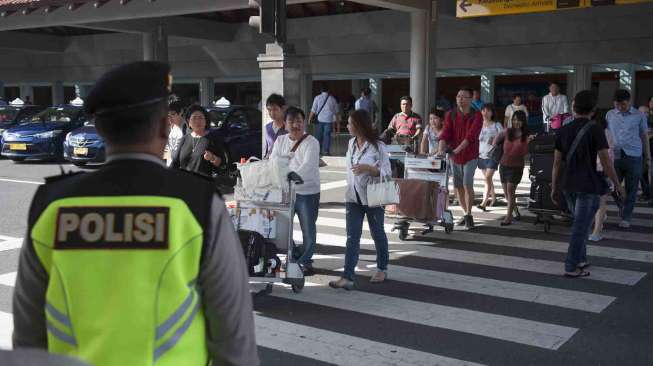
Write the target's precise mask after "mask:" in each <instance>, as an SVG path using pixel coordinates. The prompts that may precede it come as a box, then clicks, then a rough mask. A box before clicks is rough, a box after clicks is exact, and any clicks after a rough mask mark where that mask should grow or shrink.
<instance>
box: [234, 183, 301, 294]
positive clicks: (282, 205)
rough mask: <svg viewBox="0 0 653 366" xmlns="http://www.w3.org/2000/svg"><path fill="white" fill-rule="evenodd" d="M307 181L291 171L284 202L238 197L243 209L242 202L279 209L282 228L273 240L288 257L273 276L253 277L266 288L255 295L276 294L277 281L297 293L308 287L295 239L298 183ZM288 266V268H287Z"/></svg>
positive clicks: (262, 207)
mask: <svg viewBox="0 0 653 366" xmlns="http://www.w3.org/2000/svg"><path fill="white" fill-rule="evenodd" d="M303 183H304V181H303V180H302V178H301V177H300V176H299V175H298V174H297V173H295V172H290V173H289V174H288V187H289V189H288V192H283V194H282V196H283V198H282V200H281V201H282V202H279V203H276V202H266V201H250V200H244V199H238V197H235V201H236V210H237V212H239V210H240V208H241V205H251V206H256V207H257V208H260V209H267V210H271V211H275V212H276V213H277V214H278V217H279V218H280V220H279V226H280V228H279V230H277V237H276V239H275V240H270V241H271V242H273V243H274V244H275V246H276V247H277V250H279V253H282V252H283V251H285V252H286V256H285V259H282V261H283V263H284V265H281V263H278V264H277V266H279V267H278V268H275V270H274V271H273V272H272V276H270V277H268V276H255V277H252V276H250V277H249V283H250V284H255V283H264V284H265V289H263V290H261V291H259V292H257V293H256V294H255V295H263V294H265V295H269V294H270V293H272V288H273V286H274V284H275V283H285V284H288V285H290V287H291V288H292V291H293V292H295V293H300V292H302V290H303V289H304V283H305V279H304V272H303V271H302V269H301V267H300V266H299V264H298V263H297V262H296V261H295V258H294V257H293V248H294V246H295V244H294V242H293V217H294V216H295V199H296V193H295V186H296V185H299V184H303ZM286 220H287V227H286V229H285V230H284V229H283V223H282V221H286ZM240 224H241V223H240V215H238V219H237V220H236V230H239V229H240ZM284 268H285V270H284Z"/></svg>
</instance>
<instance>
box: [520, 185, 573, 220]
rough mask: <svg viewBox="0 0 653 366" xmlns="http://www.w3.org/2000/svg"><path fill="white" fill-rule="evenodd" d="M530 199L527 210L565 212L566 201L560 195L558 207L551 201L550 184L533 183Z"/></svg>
mask: <svg viewBox="0 0 653 366" xmlns="http://www.w3.org/2000/svg"><path fill="white" fill-rule="evenodd" d="M530 198H531V199H530V202H529V203H528V208H529V209H535V210H549V211H560V212H561V213H564V212H567V201H566V200H565V197H564V195H563V194H562V193H560V194H559V196H558V203H559V204H558V205H556V204H554V203H553V201H551V182H543V181H535V182H533V183H532V184H531V194H530Z"/></svg>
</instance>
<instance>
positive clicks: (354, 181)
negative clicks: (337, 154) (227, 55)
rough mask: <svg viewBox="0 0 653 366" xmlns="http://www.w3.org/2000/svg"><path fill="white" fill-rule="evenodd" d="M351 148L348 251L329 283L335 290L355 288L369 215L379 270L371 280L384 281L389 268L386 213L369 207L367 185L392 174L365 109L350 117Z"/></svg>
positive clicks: (348, 185) (379, 208)
mask: <svg viewBox="0 0 653 366" xmlns="http://www.w3.org/2000/svg"><path fill="white" fill-rule="evenodd" d="M347 129H348V130H349V133H350V134H351V135H352V136H354V138H352V139H351V140H349V149H348V150H347V155H346V157H345V159H346V162H347V193H346V194H345V206H346V219H347V252H346V254H345V270H344V272H343V274H342V277H341V278H340V279H339V280H337V281H331V282H329V286H331V287H333V288H344V289H346V290H351V289H353V288H354V274H355V273H354V272H355V269H356V263H358V254H359V251H360V238H361V233H362V231H363V218H364V217H365V216H366V215H367V222H368V224H369V227H370V232H371V234H372V239H374V246H375V247H376V266H377V271H376V273H375V274H374V275H373V276H372V278H371V279H370V282H372V283H379V282H383V281H385V279H386V277H387V275H386V271H387V268H388V257H389V254H388V238H387V236H386V235H385V230H384V227H383V218H384V214H385V212H384V210H383V207H382V206H379V207H369V206H368V205H367V185H368V184H369V183H370V182H371V181H372V178H373V177H378V176H380V175H381V174H382V175H383V176H389V175H391V174H392V170H391V168H390V160H389V158H388V153H387V150H386V147H385V144H384V143H383V142H381V141H379V140H378V136H377V135H376V133H375V131H374V129H373V128H372V121H371V120H370V115H369V114H368V113H367V111H365V110H357V111H354V112H352V113H351V114H350V115H349V120H348V123H347Z"/></svg>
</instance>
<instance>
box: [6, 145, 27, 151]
mask: <svg viewBox="0 0 653 366" xmlns="http://www.w3.org/2000/svg"><path fill="white" fill-rule="evenodd" d="M9 150H22V151H25V150H27V144H9Z"/></svg>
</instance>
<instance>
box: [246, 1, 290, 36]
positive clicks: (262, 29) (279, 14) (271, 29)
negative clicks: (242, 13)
mask: <svg viewBox="0 0 653 366" xmlns="http://www.w3.org/2000/svg"><path fill="white" fill-rule="evenodd" d="M249 7H250V8H255V9H258V14H259V15H255V16H251V17H249V25H250V26H252V27H254V28H256V29H258V31H259V33H261V34H269V35H271V36H273V37H274V38H275V39H276V40H277V42H280V43H283V42H285V41H286V0H249Z"/></svg>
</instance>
